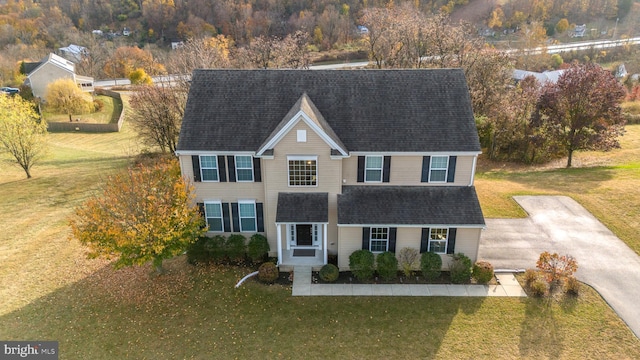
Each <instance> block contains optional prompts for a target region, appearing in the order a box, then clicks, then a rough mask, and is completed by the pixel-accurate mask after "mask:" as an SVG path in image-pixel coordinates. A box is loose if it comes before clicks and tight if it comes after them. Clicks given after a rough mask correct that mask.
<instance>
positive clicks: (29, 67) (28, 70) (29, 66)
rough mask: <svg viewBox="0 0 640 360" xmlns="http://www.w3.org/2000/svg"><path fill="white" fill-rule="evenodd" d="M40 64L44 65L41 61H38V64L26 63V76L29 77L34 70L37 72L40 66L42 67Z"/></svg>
mask: <svg viewBox="0 0 640 360" xmlns="http://www.w3.org/2000/svg"><path fill="white" fill-rule="evenodd" d="M40 64H42V62H40V61H36V62H25V63H24V73H25V75H28V74H29V73H31V72H32V71H33V70H35V69H36V68H37V67H38V66H40Z"/></svg>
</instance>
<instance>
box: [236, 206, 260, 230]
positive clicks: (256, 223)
mask: <svg viewBox="0 0 640 360" xmlns="http://www.w3.org/2000/svg"><path fill="white" fill-rule="evenodd" d="M241 204H252V205H253V226H254V228H253V230H245V229H243V228H242V219H243V218H244V219H250V217H246V216H245V217H242V214H241V211H240V205H241ZM238 225H239V226H240V232H258V211H257V209H256V201H255V200H238Z"/></svg>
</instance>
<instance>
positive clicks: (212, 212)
mask: <svg viewBox="0 0 640 360" xmlns="http://www.w3.org/2000/svg"><path fill="white" fill-rule="evenodd" d="M204 214H205V218H206V219H207V225H209V231H219V232H222V231H224V227H223V225H222V224H223V222H222V204H221V203H219V202H206V203H204Z"/></svg>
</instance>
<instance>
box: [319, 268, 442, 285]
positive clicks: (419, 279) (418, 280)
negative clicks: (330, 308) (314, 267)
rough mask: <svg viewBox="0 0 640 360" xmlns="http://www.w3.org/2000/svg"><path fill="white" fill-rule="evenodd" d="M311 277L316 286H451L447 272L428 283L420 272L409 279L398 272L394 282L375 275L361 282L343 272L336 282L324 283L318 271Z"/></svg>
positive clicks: (349, 272) (347, 272) (348, 272)
mask: <svg viewBox="0 0 640 360" xmlns="http://www.w3.org/2000/svg"><path fill="white" fill-rule="evenodd" d="M311 277H312V279H311V280H312V283H314V284H451V279H450V278H449V272H447V271H443V272H442V273H441V274H440V277H438V278H437V279H434V280H431V281H428V280H427V279H426V278H425V277H424V276H422V274H420V273H418V272H416V273H414V274H412V275H411V276H410V277H407V276H405V275H404V273H402V272H400V271H399V272H398V276H396V278H395V279H393V280H383V279H382V278H381V277H379V276H378V275H374V276H373V278H372V279H371V280H369V281H360V280H358V279H357V278H356V277H355V276H354V275H353V274H352V273H351V271H341V272H340V275H339V276H338V279H337V280H336V281H334V282H326V281H322V279H320V276H318V272H317V271H314V272H313V273H312V274H311Z"/></svg>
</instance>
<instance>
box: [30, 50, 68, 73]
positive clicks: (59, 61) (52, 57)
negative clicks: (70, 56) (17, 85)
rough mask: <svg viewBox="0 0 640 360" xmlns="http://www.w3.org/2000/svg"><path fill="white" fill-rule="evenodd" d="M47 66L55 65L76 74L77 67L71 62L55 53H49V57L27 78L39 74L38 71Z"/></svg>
mask: <svg viewBox="0 0 640 360" xmlns="http://www.w3.org/2000/svg"><path fill="white" fill-rule="evenodd" d="M46 64H53V65H55V66H57V67H59V68H61V69H63V70H66V71H68V72H70V73H72V74H73V73H75V65H74V64H73V63H72V62H71V61H69V60H67V59H65V58H63V57H61V56H58V55H56V54H54V53H49V55H47V56H46V57H45V58H44V59H42V61H41V62H40V65H38V66H37V67H36V68H35V69H33V70H32V71H30V72H29V73H28V75H27V76H30V75H32V74H33V73H35V72H37V71H38V70H40V69H42V67H43V66H45V65H46Z"/></svg>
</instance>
